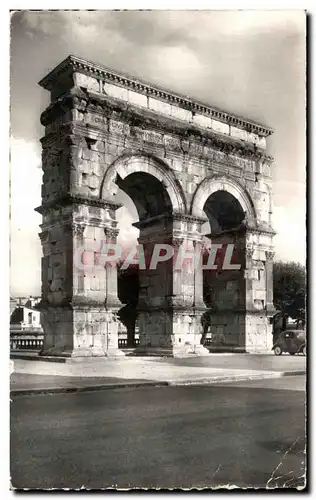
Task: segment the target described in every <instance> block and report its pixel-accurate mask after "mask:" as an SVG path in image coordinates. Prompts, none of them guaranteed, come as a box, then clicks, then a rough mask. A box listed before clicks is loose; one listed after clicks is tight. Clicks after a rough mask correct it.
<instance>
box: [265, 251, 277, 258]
mask: <svg viewBox="0 0 316 500" xmlns="http://www.w3.org/2000/svg"><path fill="white" fill-rule="evenodd" d="M274 256H275V252H273V251H272V250H266V259H267V260H273V259H274Z"/></svg>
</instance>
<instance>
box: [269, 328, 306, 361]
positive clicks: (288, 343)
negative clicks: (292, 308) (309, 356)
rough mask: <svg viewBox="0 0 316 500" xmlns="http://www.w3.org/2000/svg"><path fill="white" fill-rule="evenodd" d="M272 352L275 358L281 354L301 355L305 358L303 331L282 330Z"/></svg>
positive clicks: (304, 336)
mask: <svg viewBox="0 0 316 500" xmlns="http://www.w3.org/2000/svg"><path fill="white" fill-rule="evenodd" d="M272 350H273V351H274V354H275V355H276V356H280V355H281V354H282V353H283V352H288V353H289V354H292V355H294V354H299V353H302V354H304V356H306V332H305V330H294V329H293V330H284V332H281V333H280V335H279V336H278V338H277V340H276V342H275V343H274V345H273V347H272Z"/></svg>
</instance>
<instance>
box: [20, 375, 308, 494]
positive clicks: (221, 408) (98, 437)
mask: <svg viewBox="0 0 316 500" xmlns="http://www.w3.org/2000/svg"><path fill="white" fill-rule="evenodd" d="M304 448H305V377H300V376H295V377H285V378H282V379H274V380H264V381H253V382H243V383H235V384H222V385H213V386H203V387H196V386H195V387H150V388H137V389H113V390H107V391H99V392H88V393H74V394H59V395H38V396H18V397H15V398H13V401H12V403H11V476H12V486H13V487H15V488H44V489H45V488H47V489H48V488H58V489H60V488H71V489H73V488H81V487H84V488H91V489H97V488H107V487H114V488H133V487H138V488H141V487H143V488H159V487H160V488H181V487H182V488H207V487H214V486H219V485H236V486H239V487H246V486H248V487H253V486H257V487H258V486H259V487H264V488H265V487H270V488H274V487H276V486H278V487H298V486H303V485H304V471H305V465H304V461H305V455H304Z"/></svg>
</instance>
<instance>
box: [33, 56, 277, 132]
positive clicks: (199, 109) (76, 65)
mask: <svg viewBox="0 0 316 500" xmlns="http://www.w3.org/2000/svg"><path fill="white" fill-rule="evenodd" d="M75 72H79V73H84V74H86V75H89V76H91V77H93V78H96V79H99V80H101V81H104V82H110V83H113V84H115V85H118V86H120V87H124V88H126V89H128V90H133V91H135V92H139V93H141V94H144V95H146V96H148V97H154V98H156V99H159V100H162V101H165V102H168V103H170V104H174V105H177V106H179V107H181V108H184V109H186V110H190V111H191V112H193V113H199V114H202V115H205V116H208V117H212V118H214V119H216V120H219V121H221V122H223V123H227V124H229V125H233V126H236V127H239V128H242V129H244V130H247V131H248V132H251V133H255V134H258V135H259V136H261V137H268V136H269V135H271V134H272V133H273V129H271V128H269V127H267V126H265V125H261V124H259V123H255V122H253V121H250V120H248V119H245V118H242V117H241V116H238V115H235V114H232V113H227V112H225V111H222V110H220V109H217V108H214V107H211V106H209V105H208V104H205V103H202V102H200V101H197V100H195V99H192V98H190V97H188V96H185V95H182V94H178V93H177V94H176V93H174V92H169V91H168V90H166V89H163V88H161V87H159V86H157V85H152V84H150V83H147V82H144V81H141V80H139V79H137V78H135V77H132V76H130V75H127V74H122V73H119V72H117V71H114V70H112V69H109V68H106V67H105V66H100V65H98V64H94V63H92V62H89V61H86V60H84V59H81V58H79V57H75V56H72V55H70V56H68V57H67V58H66V59H65V60H64V61H62V62H61V63H60V64H59V65H58V66H57V67H56V68H54V69H53V70H52V71H51V72H50V73H49V74H48V75H47V76H45V77H44V78H43V79H42V80H41V81H40V82H39V85H40V86H41V87H43V88H44V89H46V90H49V91H51V90H52V89H53V88H54V86H55V85H56V83H57V82H58V80H59V79H60V78H63V77H65V76H71V75H72V74H73V73H75Z"/></svg>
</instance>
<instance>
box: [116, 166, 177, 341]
mask: <svg viewBox="0 0 316 500" xmlns="http://www.w3.org/2000/svg"><path fill="white" fill-rule="evenodd" d="M142 167H143V164H142V161H141V160H140V159H139V161H138V163H136V162H135V161H133V170H134V171H131V170H129V169H128V168H127V169H126V170H127V172H128V171H129V172H130V173H128V175H126V170H124V171H122V170H121V169H120V168H117V169H116V173H115V175H112V183H111V188H112V187H113V185H115V191H114V189H113V191H114V192H115V202H116V203H120V204H122V205H123V206H122V207H121V208H119V209H118V210H116V220H117V222H118V229H119V234H118V243H119V245H120V246H121V248H122V258H121V260H120V262H119V265H118V298H119V300H120V301H121V303H122V304H123V307H122V308H121V309H120V310H119V312H118V318H119V320H120V326H121V333H120V331H119V347H125V346H126V347H129V348H131V347H135V346H136V345H138V343H139V342H140V340H141V339H142V342H143V343H144V342H145V343H146V334H147V336H148V338H149V336H150V340H149V341H150V342H151V341H153V336H154V333H155V332H153V331H152V327H149V325H146V323H148V311H150V310H151V309H152V308H157V310H158V312H157V313H156V315H158V316H159V308H160V309H163V308H164V306H165V303H166V300H167V297H169V296H170V295H171V293H172V269H171V268H170V266H171V265H172V260H171V259H170V262H164V263H161V265H160V264H158V265H157V267H156V269H150V268H149V263H150V260H151V256H152V252H153V248H154V245H155V244H157V243H165V242H166V241H168V239H170V235H171V232H170V230H171V229H172V221H171V217H170V216H171V214H172V213H173V210H174V205H173V202H174V200H172V199H171V198H172V194H173V193H172V192H171V196H170V194H169V192H170V185H168V183H167V182H163V180H160V179H159V178H157V177H160V176H159V174H158V175H157V177H156V175H155V171H154V169H152V173H148V172H144V171H142ZM108 185H110V184H108ZM168 187H169V192H168ZM113 191H112V192H113ZM174 198H175V197H174ZM137 245H140V246H142V249H143V251H144V257H145V268H143V265H140V266H139V265H138V264H137V263H135V259H136V257H137ZM140 261H141V260H140ZM160 314H161V313H160ZM146 315H147V316H146ZM153 315H155V313H153ZM164 321H166V319H165V318H164V317H161V318H158V317H157V319H156V327H157V326H158V327H159V328H158V329H159V335H160V336H161V335H163V334H164V335H166V333H167V330H168V328H167V326H164V325H163V322H164ZM145 327H146V328H145ZM119 329H120V328H119ZM157 336H158V330H157ZM147 340H148V339H147ZM159 342H160V343H163V342H162V341H159V339H156V343H157V344H158V345H159ZM147 343H148V342H147Z"/></svg>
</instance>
